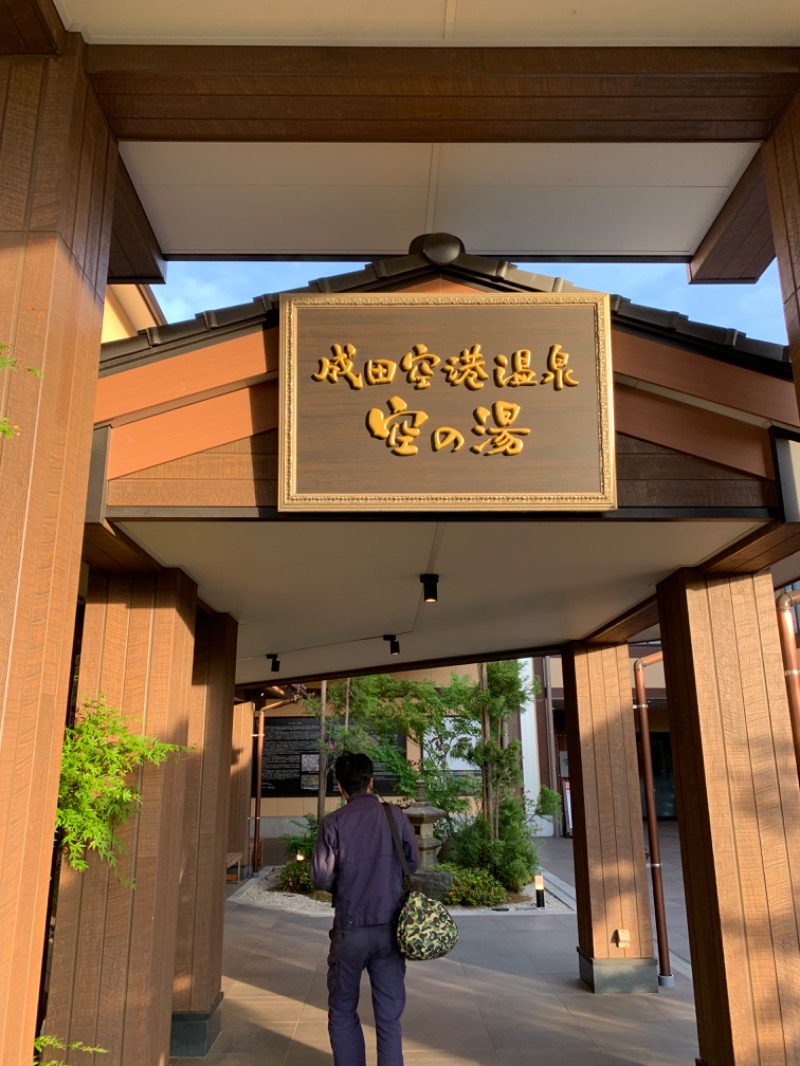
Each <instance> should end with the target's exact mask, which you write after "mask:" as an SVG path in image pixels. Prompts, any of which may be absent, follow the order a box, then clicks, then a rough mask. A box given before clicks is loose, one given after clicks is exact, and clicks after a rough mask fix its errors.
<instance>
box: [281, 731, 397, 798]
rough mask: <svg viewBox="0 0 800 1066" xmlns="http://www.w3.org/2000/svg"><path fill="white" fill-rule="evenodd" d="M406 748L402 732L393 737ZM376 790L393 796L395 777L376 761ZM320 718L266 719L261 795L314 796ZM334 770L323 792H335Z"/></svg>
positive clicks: (329, 794)
mask: <svg viewBox="0 0 800 1066" xmlns="http://www.w3.org/2000/svg"><path fill="white" fill-rule="evenodd" d="M396 743H397V746H398V748H400V750H401V751H405V738H404V737H403V735H402V733H401V734H398V736H397V737H396ZM374 779H375V791H376V792H379V793H380V794H381V795H382V796H393V795H394V794H395V793H394V782H395V778H394V776H393V775H392V774H389V773H388V772H386V770H385V769H384V768H383V767H382V766H381V764H380V763H376V764H375V774H374ZM318 783H319V719H317V718H311V717H303V718H299V717H298V718H265V719H264V754H263V758H262V761H261V795H262V796H289V797H301V796H308V795H311V794H313V795H316V794H317V789H318V787H319V784H318ZM336 793H337V790H336V787H335V781H334V779H333V772H332V771H331V772H329V774H328V782H327V788H326V794H327V795H328V796H334V795H336Z"/></svg>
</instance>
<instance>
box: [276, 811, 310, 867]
mask: <svg viewBox="0 0 800 1066" xmlns="http://www.w3.org/2000/svg"><path fill="white" fill-rule="evenodd" d="M292 824H293V825H296V826H297V827H298V829H299V830H300V832H299V833H290V834H288V835H287V836H284V837H281V840H282V841H283V846H284V847H285V848H286V857H287V858H288V859H289V860H291V861H294V860H296V858H297V856H298V855H302V856H303V858H304V859H310V858H311V853H312V852H313V850H314V847H315V846H316V843H317V837H318V836H319V822H318V821H317V819H316V815H313V814H306V815H304V816H303V820H302V821H301V822H293V823H292Z"/></svg>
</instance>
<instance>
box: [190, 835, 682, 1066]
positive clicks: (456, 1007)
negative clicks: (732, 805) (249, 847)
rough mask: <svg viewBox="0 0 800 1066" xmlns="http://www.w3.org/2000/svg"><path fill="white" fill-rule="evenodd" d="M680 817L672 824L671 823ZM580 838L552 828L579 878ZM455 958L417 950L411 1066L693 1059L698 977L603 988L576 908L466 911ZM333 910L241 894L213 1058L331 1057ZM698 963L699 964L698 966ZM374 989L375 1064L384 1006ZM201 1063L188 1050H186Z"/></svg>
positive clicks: (579, 1065) (296, 1062)
mask: <svg viewBox="0 0 800 1066" xmlns="http://www.w3.org/2000/svg"><path fill="white" fill-rule="evenodd" d="M670 830H672V832H670ZM664 838H665V839H664V840H663V842H662V850H663V852H664V854H663V859H664V862H665V881H666V882H667V897H668V904H667V909H668V916H670V920H671V921H672V920H675V921H676V923H677V924H676V926H675V931H674V942H675V944H674V946H675V950H676V952H678V953H682V954H683V955H684V958H685V959H687V960H688V949H686V948H685V947H683V945H684V944H685V928H686V920H685V915H684V914H683V913H682V900H681V898H680V893H681V887H680V864H679V863H678V866H677V874H676V871H675V869H674V866H673V865H672V862H671V859H672V856H673V854H676V848H677V843H676V841H677V837H676V835H675V833H674V827H670V826H667V831H666V832H665V834H664ZM571 859H572V846H571V841H569V840H546V841H544V842H543V844H542V848H541V860H542V865H543V866H544V867H545V868H546V870H548V871H549V873H550V874H551V875H552V876H551V878H550V880H551V881H552V884H551V887H554V886H555V882H556V879H558V880H559V881H562V882H563V883H564V885H565V886H566V889H565V895H569V887H570V886H571V884H572V861H571ZM458 925H459V931H460V938H459V942H458V944H457V946H456V948H455V950H454V951H453V952H452V953H451V954H450V955H449V956H448V957H447V958H445V959H439V960H437V961H435V962H425V963H410V964H409V967H408V980H407V989H408V1006H407V1008H406V1013H405V1016H404V1021H403V1030H404V1035H405V1039H404V1046H405V1061H406V1066H692V1064H693V1063H694V1060H695V1056H696V1054H697V1048H696V1029H695V1020H694V1004H693V997H692V985H691V981H690V979H689V978H688V977H687V976H684V975H683V974H681V973H679V972H678V969H677V967H676V968H675V971H676V983H675V987H674V988H668V989H662V990H661V991H660V992H659V993H658V994H657V995H647V996H596V995H593V994H592V993H590V992H588V991H587V990H586V989H585V988H584V986H583V985H582V984H581V983H580V981H579V980H578V977H577V969H578V966H577V957H576V954H575V945H576V943H577V933H576V922H575V916H574V914H563V913H559V914H555V913H548V912H547V911H544V912H542V911H537V910H536V909H532V910H531V912H530V913H527V912H524V913H523V912H511V913H504V914H502V913H498V914H493V915H482V916H473V915H466V916H463V917H462V916H459V918H458ZM329 927H330V919H329V917H327V916H310V915H309V916H306V915H298V914H291V913H288V912H286V911H281V910H272V909H265V908H260V907H254V906H252V905H249V904H247V903H246V902H243V901H241V900H240V899H239V898H238V897H237V894H236V893H234V895H233V896H231V897H230V898H229V900H228V903H227V916H226V926H225V935H226V940H225V962H224V971H223V972H224V975H225V976H224V981H223V989H224V992H225V1000H224V1003H223V1008H222V1010H223V1015H222V1034H221V1035H220V1037H219V1038H218V1040H217V1041H216V1043H215V1044H214V1047H213V1048H212V1049H211V1052H210V1053H209V1055H208V1056H207V1058H206V1059H205V1060H203V1061H205V1062H206V1063H208V1066H222V1064H224V1066H323V1064H324V1066H330V1063H331V1061H332V1059H331V1054H330V1050H329V1045H328V1034H327V1019H326V1006H325V1004H326V988H325V972H326V964H325V957H326V952H327V943H328V937H327V931H328V928H329ZM684 971H685V972H686V973H688V972H689V971H688V970H686V968H685V967H684ZM367 987H368V986H367V983H366V979H365V985H364V992H363V996H362V1005H363V1010H362V1019H363V1021H364V1025H365V1029H366V1035H367V1047H368V1057H367V1062H368V1066H374V1063H375V1053H374V1046H375V1040H374V1032H373V1030H372V1011H371V1008H370V1004H369V995H368V992H367ZM189 1061H192V1062H198V1060H196V1059H195V1060H187V1059H183V1060H178V1059H175V1060H173V1062H175V1063H186V1062H189Z"/></svg>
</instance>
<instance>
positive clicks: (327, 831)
mask: <svg viewBox="0 0 800 1066" xmlns="http://www.w3.org/2000/svg"><path fill="white" fill-rule="evenodd" d="M382 806H383V804H382V803H381V802H380V800H378V798H377V797H376V796H373V795H371V794H369V793H366V792H356V793H354V794H353V795H351V796H350V798H349V799H348V801H347V803H346V805H345V806H344V807H340V808H339V810H338V811H333V812H332V813H331V814H329V815H328V816H327V818H323V820H322V825H321V827H320V832H319V838H318V840H317V846H316V847H315V848H314V854H313V856H312V858H311V880H312V881H313V882H314V884H315V885H316V886H317V888H322V889H325V890H326V891H327V892H331V893H332V894H333V905H334V907H335V908H336V916H335V918H334V920H333V924H334V926H338V927H347V926H357V925H384V924H385V923H387V922H391V921H393V920H394V919H395V918H396V917H397V912H398V910H399V908H400V897H401V896H402V894H403V872H402V869H401V867H400V860H399V859H398V857H397V852H396V851H395V846H394V841H393V840H392V833H391V830H390V828H389V824H388V822H387V821H386V814H385V812H384V811H383V810H381V807H382ZM390 811H391V814H392V817H393V818H394V820H395V824H396V825H397V832H398V835H399V837H400V844H401V846H402V848H403V851H404V853H405V856H406V859H407V860H408V865H409V869H410V870H411V872H412V873H413V872H414V870H416V869H417V867H418V866H419V850H418V848H417V839H416V836H415V835H414V829H413V827H412V825H411V822H409V820H408V818H407V817H406V816H405V814H403V812H402V811H401V810H400V809H399V808H398V807H394V806H390Z"/></svg>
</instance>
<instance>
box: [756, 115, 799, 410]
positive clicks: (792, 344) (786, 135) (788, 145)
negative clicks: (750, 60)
mask: <svg viewBox="0 0 800 1066" xmlns="http://www.w3.org/2000/svg"><path fill="white" fill-rule="evenodd" d="M761 154H762V158H763V160H764V176H765V178H766V183H767V198H768V201H769V214H770V219H771V222H772V235H773V238H774V241H775V252H776V255H777V258H778V273H779V275H780V280H781V295H782V298H783V313H784V316H785V318H786V331H787V333H788V335H789V353H790V355H791V359H792V366H793V368H794V382H795V389H796V390H797V391H798V395H800V96H796V97H795V99H794V102H793V103H792V104H791V105H790V106H789V108H788V109H787V111H786V114H785V115H784V116H783V118H782V120H781V121H780V123H779V124H778V126H777V128H776V129H775V132H774V133H773V135H772V136H771V137H770V139H769V140H768V141H767V142H766V143H765V144H764V145H763V146H762V148H761Z"/></svg>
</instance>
